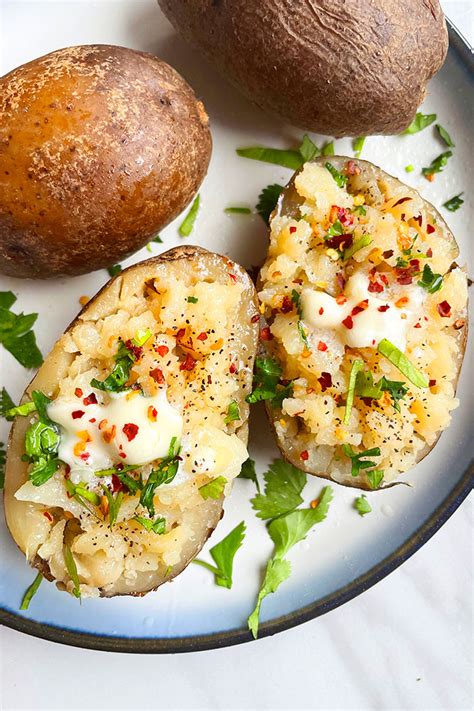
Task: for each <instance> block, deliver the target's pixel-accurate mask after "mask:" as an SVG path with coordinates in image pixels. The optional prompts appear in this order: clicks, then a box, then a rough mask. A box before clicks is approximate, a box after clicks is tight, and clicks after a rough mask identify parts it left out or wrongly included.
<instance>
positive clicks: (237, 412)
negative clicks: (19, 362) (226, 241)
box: [5, 247, 259, 596]
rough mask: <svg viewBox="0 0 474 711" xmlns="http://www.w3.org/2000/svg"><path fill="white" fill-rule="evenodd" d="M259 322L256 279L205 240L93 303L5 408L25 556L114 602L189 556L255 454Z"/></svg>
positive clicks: (82, 591) (75, 588)
mask: <svg viewBox="0 0 474 711" xmlns="http://www.w3.org/2000/svg"><path fill="white" fill-rule="evenodd" d="M258 321H259V318H258V310H257V306H256V292H255V287H254V286H253V283H252V281H251V280H250V277H249V276H248V275H247V273H246V272H245V271H244V270H243V269H242V268H241V267H240V266H238V265H237V264H235V263H233V262H231V261H230V260H229V259H227V258H226V257H221V256H219V255H217V254H213V253H211V252H207V251H206V250H203V249H200V248H198V247H183V248H177V249H172V250H170V251H168V252H165V253H164V254H163V255H162V256H161V257H157V258H154V259H149V260H147V261H145V262H141V263H139V264H136V265H134V266H132V267H129V268H128V269H126V270H124V271H123V272H122V273H121V274H120V275H119V276H117V277H115V278H114V279H112V280H111V281H109V282H108V284H107V285H106V286H105V287H104V288H103V289H102V290H101V291H100V292H99V293H98V294H97V296H96V297H94V298H93V299H92V301H90V302H89V303H88V304H87V306H86V307H85V308H84V309H83V310H82V311H81V313H80V314H79V316H78V317H77V318H76V320H75V321H74V322H73V323H72V324H71V326H69V328H68V329H67V330H66V332H65V333H64V335H63V336H61V338H60V339H59V340H58V341H57V343H56V345H55V346H54V348H53V350H52V351H51V353H50V354H49V356H48V357H47V358H46V360H45V362H44V364H43V366H42V367H41V368H40V370H39V371H38V373H37V375H36V376H35V378H34V379H33V381H32V382H31V383H30V385H29V386H28V388H27V390H26V392H25V394H24V397H23V399H22V405H20V406H19V408H15V409H14V411H13V412H11V413H10V414H11V415H14V414H17V415H18V416H17V417H16V419H15V422H14V424H13V429H12V432H11V435H10V441H9V445H8V451H7V461H6V478H5V514H6V520H7V524H8V528H9V529H10V532H11V534H12V536H13V538H14V540H15V541H16V543H17V544H18V546H19V548H20V549H21V550H22V551H23V552H24V553H25V555H26V557H27V560H28V562H29V563H30V564H32V565H33V566H35V567H37V568H38V569H39V570H40V571H42V573H43V574H44V575H45V576H46V577H47V578H48V579H50V580H55V581H56V582H57V583H58V585H59V586H60V588H62V589H65V590H67V591H69V592H73V593H74V594H75V595H76V596H79V595H82V596H98V595H101V596H113V595H117V594H130V595H140V594H144V593H146V592H148V591H149V590H152V589H154V588H156V587H158V586H159V585H161V584H162V583H163V582H165V581H168V580H171V579H172V578H173V577H175V576H176V575H178V574H179V573H180V572H181V571H182V570H183V569H184V568H185V567H186V566H187V565H188V563H190V561H191V560H192V559H193V558H194V556H195V555H197V553H198V552H199V550H200V549H201V547H202V546H203V545H204V543H205V541H206V539H207V538H208V536H209V535H210V534H211V532H212V531H213V529H214V528H215V526H216V525H217V523H218V521H219V519H220V518H221V516H222V504H223V499H224V495H225V494H226V493H227V492H228V491H229V490H230V487H231V484H232V480H233V479H234V478H235V477H236V476H237V475H238V474H239V472H240V469H241V465H242V463H243V462H244V461H245V460H246V459H247V456H248V454H247V447H246V445H247V436H248V426H247V419H248V405H247V403H246V401H245V397H246V396H247V395H248V393H249V391H250V390H251V383H252V370H253V362H254V356H255V350H256V342H257V337H258Z"/></svg>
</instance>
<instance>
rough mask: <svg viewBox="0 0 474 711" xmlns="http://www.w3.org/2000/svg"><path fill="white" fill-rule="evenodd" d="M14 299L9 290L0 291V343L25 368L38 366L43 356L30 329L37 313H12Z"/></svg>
mask: <svg viewBox="0 0 474 711" xmlns="http://www.w3.org/2000/svg"><path fill="white" fill-rule="evenodd" d="M15 301H16V296H15V295H14V294H13V293H12V292H11V291H0V344H1V345H2V346H3V347H4V348H5V350H7V351H8V352H9V353H11V354H12V356H13V357H14V358H15V359H16V360H17V361H18V362H19V363H21V365H23V366H24V367H25V368H38V367H39V366H40V365H41V363H42V362H43V356H42V355H41V352H40V350H39V348H38V346H37V345H36V337H35V334H34V332H33V330H32V328H33V325H34V323H35V321H36V319H37V318H38V314H23V313H21V314H15V313H13V311H11V307H12V306H13V304H14V303H15Z"/></svg>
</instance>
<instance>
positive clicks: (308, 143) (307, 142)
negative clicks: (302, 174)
mask: <svg viewBox="0 0 474 711" xmlns="http://www.w3.org/2000/svg"><path fill="white" fill-rule="evenodd" d="M299 152H300V155H301V157H302V158H303V160H304V161H307V160H313V158H316V156H319V155H320V153H321V151H320V150H319V148H318V147H317V145H316V144H315V143H314V142H313V141H312V140H311V138H310V137H309V136H308V134H307V133H305V134H304V136H303V140H302V142H301V146H300V148H299Z"/></svg>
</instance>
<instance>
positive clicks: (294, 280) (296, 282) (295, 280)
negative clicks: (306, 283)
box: [293, 279, 303, 285]
mask: <svg viewBox="0 0 474 711" xmlns="http://www.w3.org/2000/svg"><path fill="white" fill-rule="evenodd" d="M302 283H303V279H293V284H300V285H301V284H302Z"/></svg>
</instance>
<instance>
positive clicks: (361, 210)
mask: <svg viewBox="0 0 474 711" xmlns="http://www.w3.org/2000/svg"><path fill="white" fill-rule="evenodd" d="M351 212H352V213H354V214H356V215H367V210H366V209H365V207H364V205H355V206H354V207H352V208H351Z"/></svg>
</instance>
